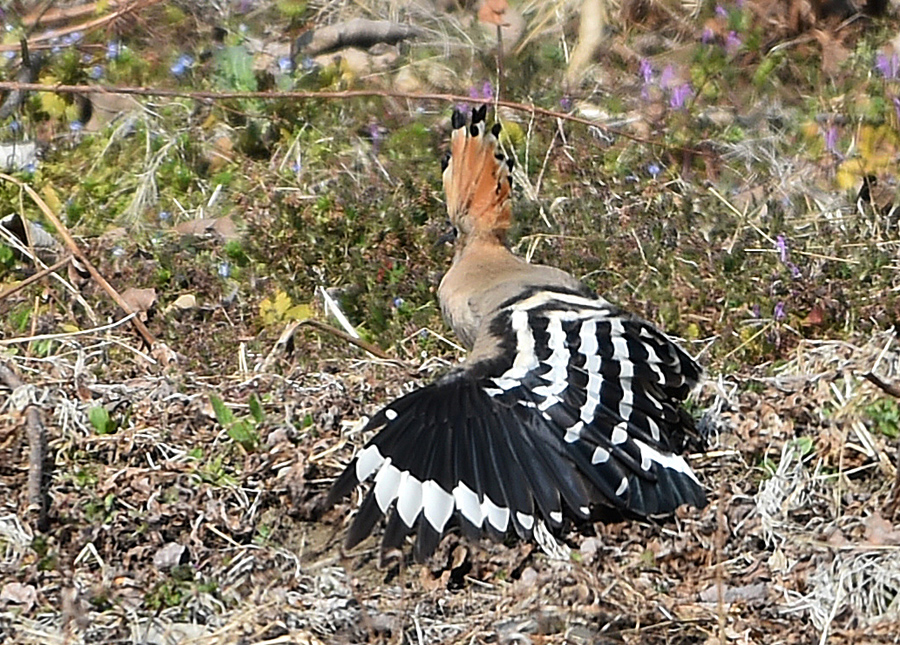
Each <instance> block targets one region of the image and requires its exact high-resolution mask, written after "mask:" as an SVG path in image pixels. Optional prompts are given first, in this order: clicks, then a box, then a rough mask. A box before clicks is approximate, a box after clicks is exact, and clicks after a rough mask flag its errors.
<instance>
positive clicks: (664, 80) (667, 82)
mask: <svg viewBox="0 0 900 645" xmlns="http://www.w3.org/2000/svg"><path fill="white" fill-rule="evenodd" d="M673 83H675V68H673V67H672V66H671V65H666V66H665V68H664V69H663V71H662V74H660V75H659V86H660V87H661V88H663V89H664V90H667V89H669V88H670V87H672V84H673Z"/></svg>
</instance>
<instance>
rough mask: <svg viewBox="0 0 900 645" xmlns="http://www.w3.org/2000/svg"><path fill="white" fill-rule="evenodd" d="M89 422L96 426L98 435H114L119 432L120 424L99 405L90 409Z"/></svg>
mask: <svg viewBox="0 0 900 645" xmlns="http://www.w3.org/2000/svg"><path fill="white" fill-rule="evenodd" d="M88 420H89V421H90V422H91V425H92V426H94V430H96V431H97V434H113V433H114V432H115V431H116V430H118V424H117V423H116V422H115V421H114V420H113V418H112V417H111V416H110V415H109V410H107V409H106V408H104V407H103V406H102V405H97V406H94V407H93V408H91V409H90V411H89V412H88Z"/></svg>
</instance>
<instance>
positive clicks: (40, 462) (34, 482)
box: [0, 361, 50, 531]
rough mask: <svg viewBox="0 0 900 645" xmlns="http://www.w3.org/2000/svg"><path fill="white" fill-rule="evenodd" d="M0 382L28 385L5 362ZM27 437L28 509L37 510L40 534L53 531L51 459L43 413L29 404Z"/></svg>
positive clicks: (8, 384)
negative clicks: (50, 519) (42, 417)
mask: <svg viewBox="0 0 900 645" xmlns="http://www.w3.org/2000/svg"><path fill="white" fill-rule="evenodd" d="M0 381H2V382H3V384H4V385H6V387H8V388H9V389H10V390H15V389H16V388H20V387H22V386H23V385H25V383H24V382H23V381H22V379H20V378H19V377H18V376H17V375H16V373H15V372H14V371H13V369H12V367H11V366H10V365H8V364H7V363H6V362H5V361H4V362H0ZM25 435H26V437H27V438H28V507H29V510H37V512H38V520H37V526H38V529H39V530H41V531H46V530H47V529H48V528H50V524H49V521H48V517H47V515H48V510H49V506H50V498H49V495H48V494H47V485H48V484H49V480H50V477H49V468H48V467H47V466H49V465H50V462H49V460H48V459H47V431H46V430H45V429H44V424H43V422H42V421H41V413H40V410H39V409H38V407H37V406H36V405H32V404H31V403H29V404H28V405H27V406H26V408H25Z"/></svg>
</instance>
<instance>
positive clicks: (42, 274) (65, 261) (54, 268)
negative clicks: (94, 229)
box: [0, 257, 72, 300]
mask: <svg viewBox="0 0 900 645" xmlns="http://www.w3.org/2000/svg"><path fill="white" fill-rule="evenodd" d="M71 259H72V258H71V257H65V258H63V259H62V260H60V261H59V262H57V263H56V264H54V265H53V266H49V267H46V268H44V269H41V270H40V271H38V272H37V273H35V274H34V275H32V276H29V277H27V278H25V279H24V280H22V281H21V282H20V283H19V284H17V285H13V286H12V287H10V288H9V289H7V290H6V291H4V292H3V293H0V300H5V299H6V298H9V297H10V296H11V295H13V294H14V293H16V292H17V291H21V290H22V289H24V288H25V287H27V286H28V285H30V284H32V283H34V282H37V281H38V280H40V279H42V278H45V277H47V276H48V275H50V274H51V273H53V272H54V271H57V270H59V269H61V268H63V267H64V266H66V265H67V264H68V263H69V261H70V260H71Z"/></svg>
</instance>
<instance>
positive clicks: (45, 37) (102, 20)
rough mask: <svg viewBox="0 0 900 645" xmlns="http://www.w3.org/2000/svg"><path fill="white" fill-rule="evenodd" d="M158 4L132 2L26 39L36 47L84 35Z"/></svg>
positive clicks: (152, 0) (3, 49)
mask: <svg viewBox="0 0 900 645" xmlns="http://www.w3.org/2000/svg"><path fill="white" fill-rule="evenodd" d="M160 2H162V0H135V2H132V3H130V4H129V5H127V6H125V7H122V8H121V9H118V10H117V11H114V12H112V13H111V14H109V15H106V16H101V17H99V18H95V19H94V20H89V21H88V22H82V23H78V24H76V25H72V26H71V27H66V28H65V29H51V30H49V31H46V32H44V33H42V34H39V35H37V36H33V37H31V38H29V39H28V44H29V45H36V44H38V43H43V42H46V41H49V40H52V39H54V38H59V37H61V36H65V35H68V34H72V33H75V32H76V31H81V32H85V33H87V32H91V31H94V30H95V29H99V28H100V27H104V26H106V25H107V24H109V23H111V22H114V21H116V20H118V19H119V18H121V17H123V16H125V15H127V14H129V13H132V12H134V11H140V10H142V9H146V8H147V7H150V6H153V5H155V4H159V3H160ZM19 48H20V45H19V44H18V43H10V44H6V45H0V52H6V51H18V50H19Z"/></svg>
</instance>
